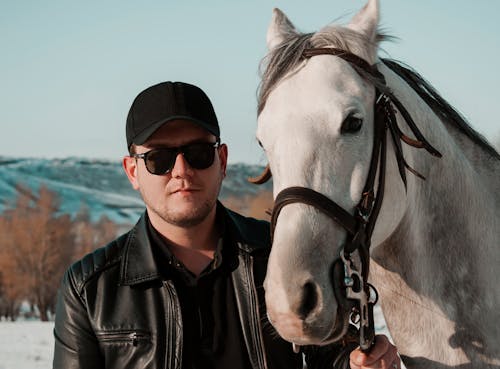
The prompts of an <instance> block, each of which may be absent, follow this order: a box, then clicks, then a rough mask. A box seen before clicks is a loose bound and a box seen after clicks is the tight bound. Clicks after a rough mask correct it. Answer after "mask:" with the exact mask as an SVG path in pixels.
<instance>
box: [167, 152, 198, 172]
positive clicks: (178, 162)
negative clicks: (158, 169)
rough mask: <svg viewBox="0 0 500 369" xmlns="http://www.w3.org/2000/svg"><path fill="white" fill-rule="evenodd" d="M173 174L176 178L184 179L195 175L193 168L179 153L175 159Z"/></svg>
mask: <svg viewBox="0 0 500 369" xmlns="http://www.w3.org/2000/svg"><path fill="white" fill-rule="evenodd" d="M171 173H172V177H174V178H184V177H189V176H192V175H193V168H191V166H190V165H189V163H188V162H187V160H186V158H185V157H184V155H182V153H180V152H179V153H177V156H176V157H175V162H174V166H173V168H172V172H171Z"/></svg>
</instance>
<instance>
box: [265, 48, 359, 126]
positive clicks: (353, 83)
mask: <svg viewBox="0 0 500 369" xmlns="http://www.w3.org/2000/svg"><path fill="white" fill-rule="evenodd" d="M365 100H366V84H365V83H364V81H363V80H362V78H361V77H360V76H359V75H358V74H357V73H356V72H355V71H354V69H353V68H352V67H351V66H350V65H349V64H348V63H347V62H345V61H344V60H342V59H340V58H338V57H334V56H330V55H319V56H315V57H314V58H311V59H309V60H308V61H307V62H306V63H305V65H303V66H301V67H299V69H298V70H296V71H294V72H292V73H290V74H289V75H288V76H286V77H285V78H283V80H282V81H280V82H279V83H278V85H277V86H276V87H275V88H274V89H273V90H272V92H271V93H270V94H269V96H268V98H267V101H266V104H265V107H264V109H263V111H262V112H261V114H260V115H259V124H260V123H263V122H265V121H267V120H270V121H272V122H273V124H274V123H276V122H279V121H286V122H288V124H289V123H291V122H293V121H303V120H304V117H305V116H306V117H307V118H308V119H311V118H314V116H316V115H320V116H321V117H325V116H326V115H328V116H329V118H335V115H338V118H341V115H342V111H343V110H345V109H346V108H347V107H349V106H351V105H360V104H363V103H364V101H365ZM333 120H334V121H335V119H333Z"/></svg>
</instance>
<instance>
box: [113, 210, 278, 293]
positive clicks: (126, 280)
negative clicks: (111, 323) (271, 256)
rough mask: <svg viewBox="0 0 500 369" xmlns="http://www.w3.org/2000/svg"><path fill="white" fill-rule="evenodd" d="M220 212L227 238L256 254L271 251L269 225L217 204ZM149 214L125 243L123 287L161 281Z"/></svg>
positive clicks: (122, 265) (141, 219)
mask: <svg viewBox="0 0 500 369" xmlns="http://www.w3.org/2000/svg"><path fill="white" fill-rule="evenodd" d="M217 212H221V213H222V216H223V219H224V227H225V232H224V234H225V237H230V238H231V239H232V240H233V241H234V242H236V243H237V245H238V247H239V249H240V250H242V251H244V252H247V253H253V252H255V251H257V250H261V249H266V248H268V247H269V243H270V238H269V224H268V223H267V222H264V221H259V220H255V219H251V218H246V217H244V216H242V215H240V214H238V213H235V212H233V211H231V210H229V209H227V208H225V207H224V206H223V205H222V204H221V203H220V202H218V203H217ZM147 222H148V219H147V213H146V212H144V213H143V214H142V216H141V218H140V219H139V221H138V222H137V224H136V225H135V226H134V228H132V230H131V231H130V232H129V234H128V237H127V239H126V241H125V245H124V251H123V258H122V260H121V265H120V284H121V285H134V284H139V283H143V282H149V281H153V280H157V279H160V278H161V273H160V271H159V270H158V266H157V264H156V261H155V258H154V255H153V248H152V244H151V240H150V236H149V233H148V230H147V227H148V225H147Z"/></svg>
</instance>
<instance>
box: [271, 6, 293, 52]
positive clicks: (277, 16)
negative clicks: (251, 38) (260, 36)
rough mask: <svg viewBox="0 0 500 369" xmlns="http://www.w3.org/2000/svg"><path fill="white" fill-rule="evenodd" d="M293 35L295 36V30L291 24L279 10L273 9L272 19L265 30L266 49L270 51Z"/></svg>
mask: <svg viewBox="0 0 500 369" xmlns="http://www.w3.org/2000/svg"><path fill="white" fill-rule="evenodd" d="M295 35H297V30H296V29H295V26H294V25H293V24H292V22H290V20H289V19H288V18H287V16H286V15H285V14H284V13H283V12H282V11H281V10H279V9H278V8H274V9H273V18H272V19H271V24H269V28H268V29H267V37H266V41H267V48H268V49H269V50H272V49H274V48H275V47H276V46H278V45H279V44H280V43H282V42H283V41H285V40H286V39H288V38H290V37H291V36H295Z"/></svg>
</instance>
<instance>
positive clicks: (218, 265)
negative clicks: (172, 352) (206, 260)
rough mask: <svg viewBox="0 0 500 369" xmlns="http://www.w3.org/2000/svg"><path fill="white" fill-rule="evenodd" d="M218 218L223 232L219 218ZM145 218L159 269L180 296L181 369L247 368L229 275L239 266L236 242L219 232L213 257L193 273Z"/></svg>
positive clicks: (247, 362)
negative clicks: (197, 274)
mask: <svg viewBox="0 0 500 369" xmlns="http://www.w3.org/2000/svg"><path fill="white" fill-rule="evenodd" d="M217 219H218V221H217V222H218V226H219V228H220V229H221V232H222V233H221V234H224V224H223V221H221V219H220V217H218V218H217ZM148 224H149V227H148V229H149V233H150V238H151V240H152V243H153V245H154V246H153V248H154V250H156V252H157V256H158V257H157V260H158V264H159V266H160V270H162V271H163V272H164V275H165V278H167V279H171V280H172V281H173V283H174V286H175V288H176V291H177V294H178V296H179V302H180V306H181V315H182V323H183V354H182V363H183V364H182V367H183V369H202V368H203V369H210V368H217V369H219V368H221V369H224V368H227V369H251V366H250V360H249V358H248V353H247V349H246V346H245V341H244V337H243V333H242V329H241V324H240V319H239V315H238V308H237V305H236V300H235V296H234V292H233V284H232V279H231V272H232V271H233V270H234V269H236V267H237V266H238V258H237V246H236V245H235V244H234V243H232V242H229V240H228V238H227V237H223V238H221V239H220V240H219V243H218V246H217V249H216V251H215V255H214V259H213V260H212V262H210V264H209V265H208V266H207V267H206V268H205V269H204V270H203V271H202V273H201V274H200V275H199V277H198V278H197V277H196V276H195V275H194V274H193V273H192V272H190V271H189V270H188V269H187V268H186V267H185V266H184V265H183V264H182V263H181V262H180V261H179V260H178V259H177V258H176V257H175V256H174V255H173V254H172V252H171V251H170V250H169V247H168V244H167V243H166V242H165V241H164V240H163V239H162V237H161V236H160V235H159V234H158V232H157V231H156V230H155V229H154V228H153V227H152V225H151V223H149V222H148Z"/></svg>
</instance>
